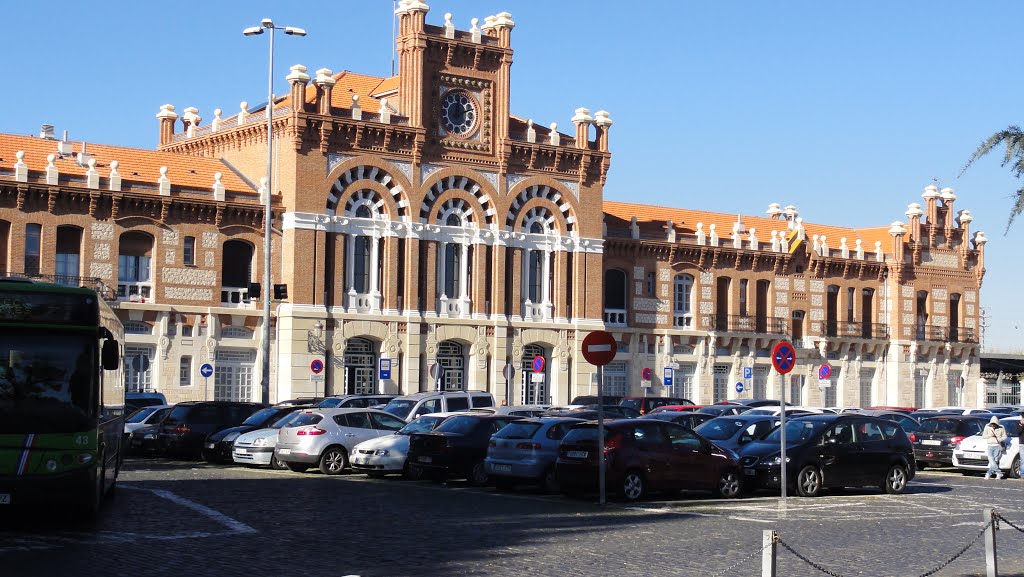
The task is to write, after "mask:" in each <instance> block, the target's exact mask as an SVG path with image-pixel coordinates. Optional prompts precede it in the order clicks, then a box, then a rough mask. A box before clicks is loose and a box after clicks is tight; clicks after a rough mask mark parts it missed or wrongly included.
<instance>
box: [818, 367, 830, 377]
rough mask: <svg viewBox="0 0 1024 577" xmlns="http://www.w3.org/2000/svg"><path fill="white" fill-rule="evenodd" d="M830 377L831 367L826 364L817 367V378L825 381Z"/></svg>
mask: <svg viewBox="0 0 1024 577" xmlns="http://www.w3.org/2000/svg"><path fill="white" fill-rule="evenodd" d="M831 376H832V365H830V364H828V363H822V364H821V366H820V367H818V378H819V379H821V380H826V379H828V378H829V377H831Z"/></svg>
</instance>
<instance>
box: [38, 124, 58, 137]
mask: <svg viewBox="0 0 1024 577" xmlns="http://www.w3.org/2000/svg"><path fill="white" fill-rule="evenodd" d="M39 138H45V139H46V140H56V139H57V137H56V136H54V132H53V125H52V124H44V125H42V126H40V127H39Z"/></svg>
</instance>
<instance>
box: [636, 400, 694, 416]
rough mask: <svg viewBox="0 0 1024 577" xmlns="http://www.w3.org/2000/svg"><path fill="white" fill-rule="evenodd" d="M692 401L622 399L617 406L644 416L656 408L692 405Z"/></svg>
mask: <svg viewBox="0 0 1024 577" xmlns="http://www.w3.org/2000/svg"><path fill="white" fill-rule="evenodd" d="M692 404H693V401H691V400H690V399H684V398H681V397H622V400H621V401H619V405H622V406H623V407H629V408H630V409H636V410H637V411H640V414H641V415H646V414H647V413H650V412H651V411H653V410H654V409H657V408H658V407H663V406H665V405H692Z"/></svg>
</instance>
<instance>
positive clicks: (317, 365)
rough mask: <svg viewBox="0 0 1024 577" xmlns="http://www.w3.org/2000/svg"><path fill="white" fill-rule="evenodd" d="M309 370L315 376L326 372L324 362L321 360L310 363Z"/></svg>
mask: <svg viewBox="0 0 1024 577" xmlns="http://www.w3.org/2000/svg"><path fill="white" fill-rule="evenodd" d="M309 370H311V371H313V374H314V375H319V374H320V373H322V372H324V362H323V361H321V360H320V359H313V362H311V363H309Z"/></svg>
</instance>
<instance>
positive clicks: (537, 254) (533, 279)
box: [526, 250, 544, 303]
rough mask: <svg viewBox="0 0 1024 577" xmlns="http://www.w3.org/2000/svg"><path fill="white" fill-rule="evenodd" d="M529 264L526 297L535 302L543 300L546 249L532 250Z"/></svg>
mask: <svg viewBox="0 0 1024 577" xmlns="http://www.w3.org/2000/svg"><path fill="white" fill-rule="evenodd" d="M527 266H528V269H527V274H528V277H527V294H526V298H528V299H530V300H531V301H533V302H534V303H538V302H541V301H542V300H543V299H544V294H543V286H544V284H543V283H544V279H543V276H544V251H542V250H531V251H530V253H529V263H528V264H527Z"/></svg>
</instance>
